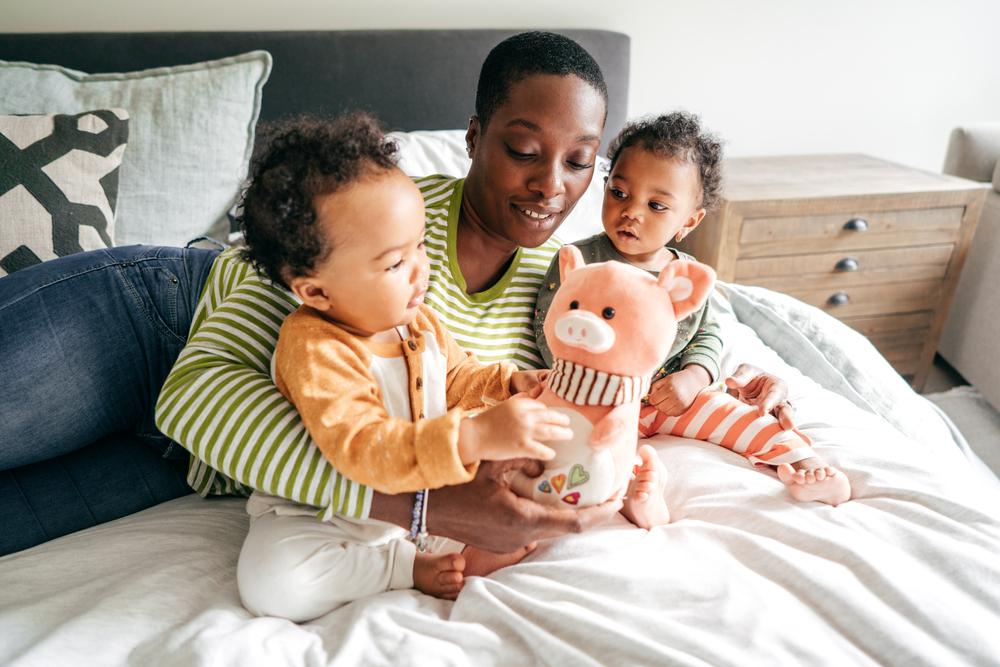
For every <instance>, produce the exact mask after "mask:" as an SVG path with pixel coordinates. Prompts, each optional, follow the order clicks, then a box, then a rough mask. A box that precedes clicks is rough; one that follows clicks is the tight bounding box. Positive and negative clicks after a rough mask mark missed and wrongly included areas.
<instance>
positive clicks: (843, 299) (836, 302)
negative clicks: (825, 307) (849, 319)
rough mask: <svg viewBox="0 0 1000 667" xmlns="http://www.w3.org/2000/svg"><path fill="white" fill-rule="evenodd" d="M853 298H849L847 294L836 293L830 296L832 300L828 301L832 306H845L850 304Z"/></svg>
mask: <svg viewBox="0 0 1000 667" xmlns="http://www.w3.org/2000/svg"><path fill="white" fill-rule="evenodd" d="M850 300H851V297H849V296H847V292H834V293H833V294H831V295H830V298H829V299H827V300H826V302H827V303H828V304H830V305H831V306H843V305H844V304H846V303H849V302H850Z"/></svg>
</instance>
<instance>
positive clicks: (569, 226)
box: [389, 130, 608, 243]
mask: <svg viewBox="0 0 1000 667" xmlns="http://www.w3.org/2000/svg"><path fill="white" fill-rule="evenodd" d="M389 136H390V137H392V138H393V139H395V140H396V143H397V144H398V145H399V168H400V169H402V170H403V172H404V173H405V174H407V175H408V176H429V175H431V174H445V175H447V176H465V175H466V174H467V173H468V171H469V165H471V164H472V160H470V159H469V156H468V154H467V153H466V150H465V130H433V131H430V130H428V131H417V132H391V133H389ZM607 167H608V159H607V158H605V157H600V156H598V158H597V162H596V164H595V165H594V178H593V180H592V181H591V182H590V185H589V186H588V187H587V191H586V192H584V193H583V196H582V197H580V201H579V202H577V204H576V208H574V209H573V212H572V213H570V214H569V217H568V218H566V220H564V221H563V223H562V225H560V226H559V229H558V230H557V231H556V234H555V236H556V238H557V239H558V240H559V241H561V242H564V243H569V242H572V241H577V240H579V239H584V238H587V237H588V236H593V235H594V234H596V233H598V232H600V231H601V230H602V228H603V227H602V225H601V204H602V202H603V199H604V176H605V175H606V174H607V173H608V172H607Z"/></svg>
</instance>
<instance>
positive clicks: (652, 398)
mask: <svg viewBox="0 0 1000 667" xmlns="http://www.w3.org/2000/svg"><path fill="white" fill-rule="evenodd" d="M711 383H712V378H711V376H709V374H708V371H706V370H705V369H704V368H702V367H701V366H698V365H696V364H692V365H690V366H685V367H684V368H683V369H682V370H679V371H677V372H676V373H671V374H670V375H668V376H666V377H665V378H663V379H661V380H657V381H656V382H654V383H653V386H652V387H650V389H649V404H650V405H652V406H653V407H655V408H656V409H657V410H659V411H660V412H662V413H663V414H665V415H668V416H670V417H676V416H678V415H682V414H684V413H685V412H686V411H687V409H688V408H690V407H691V404H692V403H694V399H695V398H696V397H697V396H698V394H699V393H701V390H702V389H704V388H705V387H707V386H708V385H709V384H711Z"/></svg>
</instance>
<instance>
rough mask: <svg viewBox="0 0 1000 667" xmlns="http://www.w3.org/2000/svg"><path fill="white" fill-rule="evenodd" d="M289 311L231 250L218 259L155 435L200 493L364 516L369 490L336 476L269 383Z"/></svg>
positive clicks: (163, 396)
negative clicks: (181, 453) (188, 458)
mask: <svg viewBox="0 0 1000 667" xmlns="http://www.w3.org/2000/svg"><path fill="white" fill-rule="evenodd" d="M296 306H297V304H296V303H295V302H294V301H293V300H292V299H291V297H290V296H289V295H288V294H287V293H286V292H284V291H283V290H280V289H278V288H276V287H274V286H273V285H271V284H270V283H268V282H266V281H264V280H262V279H261V278H260V277H259V276H257V274H256V273H255V272H254V271H253V269H252V268H251V267H250V265H249V264H247V263H246V262H243V261H240V260H239V259H238V258H237V257H236V255H235V254H234V253H233V251H227V253H223V255H222V256H220V257H219V259H218V260H216V263H215V266H214V267H213V269H212V273H211V275H210V276H209V279H208V283H207V285H206V287H205V292H204V294H203V296H202V300H201V303H200V304H199V307H198V312H197V313H196V315H195V320H194V323H193V324H192V327H191V331H190V334H189V336H188V342H187V345H186V346H185V348H184V350H183V351H182V352H181V355H180V357H179V358H178V360H177V362H176V363H175V364H174V367H173V370H172V371H171V372H170V375H169V376H168V377H167V380H166V382H165V383H164V386H163V390H162V391H161V393H160V397H159V400H158V401H157V406H156V423H157V426H158V428H159V429H160V430H161V431H162V432H163V433H164V434H166V435H167V436H168V437H170V438H171V439H173V440H175V441H177V442H179V443H180V444H181V445H182V446H183V447H185V448H186V449H187V450H188V451H190V452H191V453H192V455H193V457H192V465H191V470H190V472H189V475H188V481H189V482H190V483H191V485H192V486H193V487H194V488H195V490H196V491H198V492H199V493H201V494H202V495H208V494H216V493H226V492H233V491H242V492H244V493H248V492H249V491H250V490H253V489H258V490H260V491H263V492H265V493H269V494H271V495H275V496H280V497H282V498H286V499H288V500H293V501H295V502H299V503H303V504H307V505H313V506H315V507H321V508H325V509H326V515H327V516H329V515H332V514H340V515H344V516H348V517H354V518H362V517H364V516H367V513H368V508H369V505H370V503H371V495H372V493H371V490H370V489H368V488H367V487H365V486H364V485H362V484H357V483H355V482H352V481H351V480H349V479H347V478H345V477H343V476H342V475H340V474H339V473H338V472H337V471H336V470H335V469H334V468H333V467H332V466H330V464H329V462H327V461H326V459H325V458H324V457H323V454H322V453H321V452H320V451H319V449H318V448H317V447H316V446H315V444H314V443H313V441H312V439H311V438H310V437H309V434H308V432H307V431H306V429H305V427H304V426H303V424H302V421H301V419H300V418H299V416H298V413H297V412H296V410H295V408H294V406H292V404H291V403H289V402H288V400H287V399H286V398H285V397H284V396H282V395H281V393H280V392H279V391H278V388H277V387H276V386H275V385H274V383H273V381H272V380H271V374H270V364H271V357H272V355H273V353H274V348H275V344H276V342H277V338H278V331H279V329H280V328H281V323H282V322H283V321H284V319H285V317H287V316H288V314H289V313H291V312H292V311H293V310H294V309H295V308H296Z"/></svg>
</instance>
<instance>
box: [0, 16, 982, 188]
mask: <svg viewBox="0 0 1000 667" xmlns="http://www.w3.org/2000/svg"><path fill="white" fill-rule="evenodd" d="M459 27H463V28H506V27H538V28H559V27H575V28H607V29H611V30H617V31H620V32H624V33H626V34H628V35H630V36H631V37H632V82H631V93H630V97H629V109H630V113H631V114H632V115H637V114H642V113H652V112H657V111H661V110H667V109H672V108H675V107H684V108H686V109H688V110H690V111H694V112H697V113H700V114H701V115H702V116H703V118H704V120H705V122H706V124H707V125H708V126H709V127H711V128H712V129H714V130H715V131H716V132H718V133H719V134H720V135H722V136H723V138H724V139H725V140H726V142H727V146H728V151H729V154H730V155H755V154H756V155H762V154H780V153H809V152H847V151H857V152H866V153H871V154H874V155H878V156H881V157H885V158H888V159H892V160H896V161H899V162H903V163H907V164H912V165H915V166H919V167H923V168H925V169H931V170H935V171H937V170H939V169H940V167H941V164H942V161H943V158H944V150H945V146H946V143H947V138H948V133H949V131H950V129H951V128H952V127H953V126H955V125H957V124H961V123H966V122H970V121H977V120H980V121H981V120H998V121H1000V2H997V1H996V0H953V1H950V2H945V1H944V0H942V1H940V2H937V1H932V0H911V1H909V2H906V1H904V0H897V1H888V0H839V1H838V2H820V1H819V0H770V1H767V0H747V1H745V2H740V1H739V0H684V1H671V2H666V1H663V2H661V1H657V0H600V1H598V0H549V1H546V0H422V1H421V0H418V1H414V0H368V1H357V2H348V1H345V0H341V1H339V2H333V1H331V0H277V1H276V0H208V1H206V0H173V1H170V2H163V1H162V0H157V1H156V2H152V1H149V0H147V1H146V2H142V1H140V0H91V1H90V2H67V1H66V0H0V30H3V31H14V32H36V31H88V30H101V31H120V30H282V29H286V30H294V29H360V28H366V29H371V28H459ZM471 94H472V91H470V95H471Z"/></svg>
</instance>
